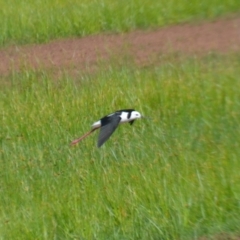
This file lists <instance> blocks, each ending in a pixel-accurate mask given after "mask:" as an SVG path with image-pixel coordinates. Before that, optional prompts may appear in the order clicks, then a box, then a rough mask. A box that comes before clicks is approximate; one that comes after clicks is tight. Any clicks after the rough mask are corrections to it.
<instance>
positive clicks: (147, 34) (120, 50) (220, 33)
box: [0, 16, 240, 75]
mask: <svg viewBox="0 0 240 240" xmlns="http://www.w3.org/2000/svg"><path fill="white" fill-rule="evenodd" d="M231 51H232V52H239V51H240V17H236V16H235V17H232V18H226V19H218V20H215V21H213V22H201V23H195V24H182V25H177V26H170V27H166V28H160V29H157V30H151V31H150V30H148V31H143V30H139V31H134V32H130V33H125V34H105V35H95V36H89V37H85V38H74V39H62V40H55V41H52V42H50V43H46V44H40V45H27V46H11V47H8V48H6V49H2V50H0V75H8V74H9V73H10V72H11V71H12V70H17V71H18V70H20V69H21V68H22V67H23V66H25V65H27V66H28V67H31V68H33V69H38V70H39V69H43V68H44V69H47V70H54V71H55V70H57V71H59V70H66V71H67V70H68V69H90V70H91V69H94V68H95V67H96V66H97V64H98V61H99V60H104V61H105V60H107V59H109V58H111V57H112V56H115V59H116V58H118V57H120V56H121V55H122V56H123V55H127V56H129V57H131V58H132V59H133V60H134V61H135V62H136V63H137V64H141V65H142V64H143V65H146V64H147V65H149V64H151V63H153V62H154V61H155V62H156V61H158V60H157V59H159V56H161V55H163V54H168V53H176V52H177V53H183V54H185V55H186V54H190V55H193V54H198V55H199V54H208V53H210V52H218V53H223V54H224V53H227V52H231Z"/></svg>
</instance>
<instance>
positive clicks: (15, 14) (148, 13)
mask: <svg viewBox="0 0 240 240" xmlns="http://www.w3.org/2000/svg"><path fill="white" fill-rule="evenodd" d="M0 5H1V8H0V29H1V34H0V46H4V45H9V44H14V43H33V42H45V41H48V40H50V39H55V38H61V37H69V36H84V35H89V34H96V33H101V32H103V31H105V32H106V31H108V32H109V31H111V32H123V31H128V30H132V29H136V28H148V27H157V26H165V25H169V24H175V23H180V22H188V21H191V20H203V19H204V20H205V19H213V18H216V17H219V16H222V15H225V14H228V13H233V12H239V11H240V1H239V0H231V1H229V0H214V1H208V0H202V1H199V0H193V1H191V2H189V1H187V0H167V1H166V0H165V1H155V0H121V1H120V0H119V1H112V0H101V1H96V0H92V1H89V0H82V1H77V0H71V1H66V0H52V1H45V0H38V1H36V0H27V1H26V0H25V1H24V0H9V1H5V0H0Z"/></svg>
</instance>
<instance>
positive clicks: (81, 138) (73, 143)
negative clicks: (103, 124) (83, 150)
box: [70, 128, 97, 146]
mask: <svg viewBox="0 0 240 240" xmlns="http://www.w3.org/2000/svg"><path fill="white" fill-rule="evenodd" d="M96 129H97V128H94V129H92V130H91V131H89V132H87V133H85V134H84V135H83V136H81V137H80V138H77V139H75V140H73V141H72V142H71V143H70V145H71V146H72V145H75V144H77V143H79V142H80V141H82V140H83V139H84V138H86V137H87V136H89V135H90V134H91V133H92V132H94V131H95V130H96Z"/></svg>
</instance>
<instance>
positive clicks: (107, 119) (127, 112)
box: [71, 109, 143, 147]
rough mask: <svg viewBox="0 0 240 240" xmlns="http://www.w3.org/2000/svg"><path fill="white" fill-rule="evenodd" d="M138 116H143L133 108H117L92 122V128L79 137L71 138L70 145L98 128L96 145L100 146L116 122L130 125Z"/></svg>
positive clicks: (114, 128)
mask: <svg viewBox="0 0 240 240" xmlns="http://www.w3.org/2000/svg"><path fill="white" fill-rule="evenodd" d="M138 118H143V116H142V115H141V114H140V113H139V112H137V111H135V110H134V109H122V110H118V111H116V112H114V113H111V114H109V115H106V116H104V117H102V118H101V119H100V120H98V121H97V122H95V123H93V125H92V130H91V131H89V132H87V133H85V134H84V135H83V136H81V137H80V138H77V139H75V140H73V141H72V142H71V145H75V144H77V143H78V142H80V141H82V140H83V139H84V138H86V137H87V136H89V135H90V134H91V133H93V132H94V131H95V130H97V129H99V128H100V133H99V137H98V144H97V146H98V147H101V146H102V145H103V144H104V143H105V142H106V141H107V140H108V139H109V138H110V136H111V135H112V134H113V132H114V131H115V130H116V128H117V126H118V124H120V123H127V122H129V123H130V124H131V125H132V124H133V122H134V121H135V120H136V119H138Z"/></svg>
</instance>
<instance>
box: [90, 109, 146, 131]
mask: <svg viewBox="0 0 240 240" xmlns="http://www.w3.org/2000/svg"><path fill="white" fill-rule="evenodd" d="M114 114H115V113H112V114H109V115H108V117H111V116H112V115H114ZM141 117H142V116H141V114H140V113H139V112H137V111H132V112H131V116H130V117H129V113H128V112H124V111H123V112H121V115H120V118H121V120H120V122H119V123H127V122H131V121H133V120H135V119H137V118H141ZM101 126H102V124H101V120H98V121H97V122H95V123H93V125H92V129H95V128H99V127H101Z"/></svg>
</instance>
